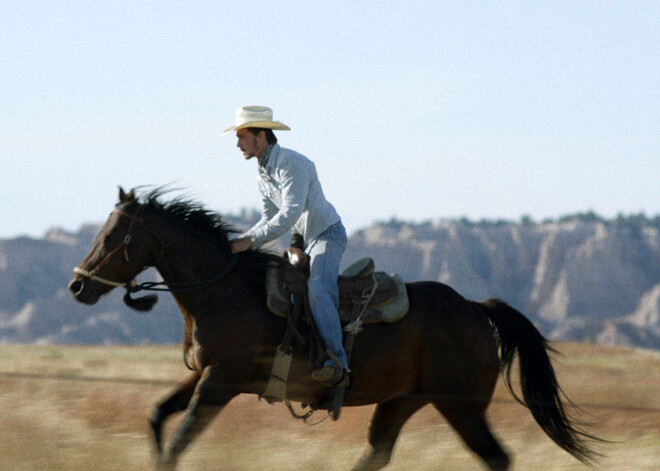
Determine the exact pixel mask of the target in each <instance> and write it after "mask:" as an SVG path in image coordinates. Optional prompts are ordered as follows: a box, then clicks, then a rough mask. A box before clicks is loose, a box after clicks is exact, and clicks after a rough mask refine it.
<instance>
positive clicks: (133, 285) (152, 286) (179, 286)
mask: <svg viewBox="0 0 660 471" xmlns="http://www.w3.org/2000/svg"><path fill="white" fill-rule="evenodd" d="M141 209H142V207H141V206H140V209H138V210H137V211H136V212H135V213H133V214H131V213H127V212H125V211H122V210H121V209H115V210H114V211H113V212H116V213H118V214H120V215H122V216H125V217H130V218H131V223H130V225H129V227H128V232H127V234H126V236H124V240H123V241H122V243H121V244H119V245H118V246H117V247H115V248H114V249H113V250H112V251H111V252H110V253H109V254H108V255H106V256H105V258H104V259H103V260H101V262H100V263H99V264H98V265H97V266H96V267H95V268H94V269H92V270H90V271H87V270H83V269H82V268H80V267H75V268H74V269H73V272H74V273H75V274H76V275H78V276H81V277H83V278H87V279H89V280H92V281H96V282H97V283H101V284H104V285H108V286H112V287H114V288H126V295H125V296H124V302H125V303H126V304H127V305H129V306H130V307H134V308H136V309H138V310H140V311H143V310H149V309H151V307H152V306H153V305H154V304H155V302H156V300H155V296H154V297H152V298H151V299H149V301H147V302H146V303H144V304H141V303H140V300H134V299H131V298H130V296H129V295H130V294H132V293H137V292H138V291H164V292H183V291H195V290H198V289H202V288H206V287H207V286H209V285H211V284H213V283H215V282H217V281H220V280H221V279H222V278H224V277H225V276H227V275H228V274H229V272H231V271H232V270H233V269H234V267H235V266H236V264H237V263H238V259H239V254H233V255H232V257H231V259H230V260H229V263H228V264H227V265H226V266H225V267H224V268H223V269H222V270H221V271H220V273H218V274H217V275H215V276H213V277H211V278H209V279H208V280H204V281H200V282H189V283H168V282H166V281H147V282H144V283H140V284H137V282H136V281H135V279H132V280H131V281H128V282H120V281H112V280H108V279H107V278H103V277H101V276H98V275H97V274H96V272H98V270H99V269H100V268H102V267H103V266H104V265H106V264H107V263H108V262H109V261H110V260H111V259H112V258H113V257H114V256H115V255H116V254H118V253H119V252H120V251H121V250H122V249H123V250H124V257H125V258H126V261H128V260H129V258H128V245H129V244H130V243H131V240H132V235H131V232H132V230H133V226H134V225H135V223H136V222H138V223H140V224H142V225H143V226H144V220H143V219H142V218H139V217H138V214H139V212H140V210H141ZM144 227H145V228H146V229H147V230H148V231H149V232H151V233H152V234H153V235H154V236H155V237H156V238H157V239H158V240H160V242H161V255H162V253H163V252H164V251H165V247H166V244H165V242H164V241H163V240H162V239H161V238H160V237H158V235H156V234H155V233H154V232H153V231H152V230H151V229H149V228H148V227H146V226H144ZM161 255H159V256H158V257H156V259H158V258H160V256H161ZM127 298H128V299H127Z"/></svg>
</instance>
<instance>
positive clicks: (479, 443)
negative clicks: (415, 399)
mask: <svg viewBox="0 0 660 471" xmlns="http://www.w3.org/2000/svg"><path fill="white" fill-rule="evenodd" d="M434 406H435V407H436V409H438V410H439V411H440V413H442V415H444V416H445V418H446V419H447V421H448V422H449V423H450V424H451V426H452V427H454V429H455V430H456V431H457V432H458V434H459V435H460V436H461V438H462V439H463V440H464V441H465V443H466V445H467V446H468V447H469V448H470V449H471V450H472V451H474V452H475V453H476V454H477V455H479V457H480V458H481V459H482V460H484V461H485V462H486V464H487V465H488V467H489V468H490V469H491V470H492V471H506V470H507V469H509V464H510V462H509V457H508V456H507V454H506V453H505V452H504V450H503V449H502V447H500V445H499V443H497V440H495V437H493V434H492V433H491V431H490V429H489V427H488V423H487V422H486V416H485V406H483V405H480V404H475V403H470V402H467V401H452V402H445V401H442V402H434Z"/></svg>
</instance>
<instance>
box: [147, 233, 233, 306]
mask: <svg viewBox="0 0 660 471" xmlns="http://www.w3.org/2000/svg"><path fill="white" fill-rule="evenodd" d="M163 240H164V242H165V248H164V250H163V253H162V254H161V255H160V257H158V259H157V260H156V263H155V267H156V269H157V270H158V272H159V273H160V275H161V276H162V277H163V280H164V281H165V282H167V283H171V284H196V283H203V282H205V281H207V280H209V279H211V278H213V277H214V276H215V275H217V274H218V273H220V271H221V270H222V269H223V268H224V267H225V266H226V265H227V264H228V263H229V256H228V255H227V254H223V250H222V249H221V247H220V246H219V245H218V243H217V242H216V241H214V240H212V239H211V238H210V237H197V236H195V235H192V234H190V233H188V232H186V231H185V230H183V229H180V228H176V229H174V230H172V229H170V231H169V232H168V236H166V237H163ZM172 294H173V295H174V297H175V299H176V300H177V302H178V303H179V304H185V305H189V304H191V303H194V302H196V299H197V297H198V296H199V295H200V292H199V290H193V291H188V292H187V291H182V292H180V293H179V292H173V293H172Z"/></svg>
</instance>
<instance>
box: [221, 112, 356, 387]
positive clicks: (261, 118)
mask: <svg viewBox="0 0 660 471" xmlns="http://www.w3.org/2000/svg"><path fill="white" fill-rule="evenodd" d="M273 130H283V131H285V130H290V128H289V127H288V126H286V125H285V124H282V123H280V122H278V121H273V111H272V110H271V109H270V108H267V107H264V106H246V107H243V108H239V109H238V110H237V111H236V124H235V125H234V126H231V127H229V128H228V129H227V130H225V131H224V133H223V135H226V134H229V133H231V132H234V131H236V137H237V139H238V143H237V147H238V148H240V149H241V152H243V157H244V158H245V159H246V160H249V159H251V158H253V157H256V158H257V162H258V172H259V173H258V178H257V182H258V186H259V191H260V193H261V196H262V201H263V210H262V215H261V219H260V220H259V222H257V223H256V224H255V225H254V227H252V228H251V229H250V230H248V231H247V232H246V233H245V234H243V235H242V236H241V237H239V238H237V239H235V240H234V241H232V244H231V248H232V252H233V253H238V252H243V251H245V250H249V249H250V248H251V247H253V246H254V247H261V246H263V245H264V244H266V243H268V242H271V241H273V240H275V239H277V238H279V237H281V236H282V235H284V234H286V233H287V232H288V231H290V230H293V231H294V232H296V233H299V234H302V236H303V239H304V249H305V253H307V255H309V259H310V263H309V270H310V275H309V281H308V287H309V293H308V296H309V304H310V307H311V309H312V315H313V317H314V322H315V323H316V327H317V329H318V331H319V334H320V336H321V338H322V340H323V342H324V343H325V347H326V348H327V349H328V350H329V352H331V355H330V354H329V356H330V358H328V359H327V360H326V361H325V363H324V365H323V367H322V368H320V369H317V370H314V371H312V379H314V380H315V381H318V382H321V383H323V384H325V385H326V386H332V385H335V384H337V383H338V382H340V381H341V380H342V379H343V378H344V376H345V375H347V374H348V372H349V369H348V363H347V359H346V353H345V351H344V347H343V346H342V332H341V326H340V321H339V315H338V313H337V309H338V305H339V293H338V288H337V277H338V275H339V265H340V262H341V257H342V255H343V253H344V250H345V249H346V229H345V228H344V225H343V224H342V222H341V218H340V217H339V214H338V213H337V211H336V210H335V208H334V206H333V205H332V204H330V203H329V202H328V200H326V198H325V196H324V194H323V189H322V188H321V183H320V182H319V179H318V176H317V173H316V167H315V165H314V163H313V162H312V161H311V160H309V159H308V158H307V157H305V156H304V155H301V154H299V153H298V152H295V151H293V150H290V149H285V148H283V147H280V146H279V144H278V143H277V138H276V137H275V134H274V133H273Z"/></svg>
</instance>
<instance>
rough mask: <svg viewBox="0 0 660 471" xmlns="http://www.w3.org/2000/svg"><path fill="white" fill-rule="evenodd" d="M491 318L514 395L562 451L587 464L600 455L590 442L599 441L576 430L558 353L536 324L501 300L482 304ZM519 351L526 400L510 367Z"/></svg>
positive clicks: (506, 381) (505, 375) (505, 374)
mask: <svg viewBox="0 0 660 471" xmlns="http://www.w3.org/2000/svg"><path fill="white" fill-rule="evenodd" d="M482 304H483V305H484V306H486V308H487V309H486V312H487V313H488V317H489V318H490V320H491V321H492V323H493V324H494V325H495V327H496V329H497V336H498V340H499V344H500V365H501V368H502V370H503V375H504V381H505V383H506V385H507V387H508V388H509V391H511V393H512V394H513V396H514V397H515V398H516V400H518V402H520V403H521V404H523V405H524V406H525V407H527V408H528V409H529V410H530V412H531V413H532V416H533V417H534V419H535V420H536V422H537V423H538V424H539V425H540V426H541V428H542V429H543V431H544V432H545V433H546V434H547V435H548V436H549V437H550V438H551V439H552V440H553V441H554V442H555V443H556V444H557V445H559V446H560V447H561V448H563V449H564V450H566V451H567V452H568V453H570V454H571V455H573V456H574V457H575V458H577V459H578V460H580V461H582V462H583V463H585V464H587V465H592V464H593V463H594V462H595V461H596V458H598V456H600V455H599V454H598V453H596V452H595V451H593V450H592V449H591V447H590V446H589V443H588V442H589V441H594V440H595V441H600V440H599V439H598V438H596V437H594V436H592V435H589V434H588V433H585V432H584V431H582V430H580V429H578V428H576V427H575V426H574V425H573V424H572V423H571V422H572V421H573V419H572V418H571V417H570V416H569V415H568V413H567V411H566V409H565V406H564V404H563V402H562V396H563V398H564V399H565V400H566V401H568V403H569V404H570V401H569V400H568V399H567V398H566V395H565V394H564V393H563V391H562V390H561V387H560V386H559V383H558V382H557V378H556V376H555V371H554V369H553V368H552V364H551V363H550V358H549V356H548V351H552V352H555V350H554V349H553V348H551V347H550V346H549V345H548V341H547V340H546V339H545V338H544V337H543V336H542V335H541V333H540V332H539V331H538V330H537V329H536V327H534V325H533V324H532V323H531V322H530V321H529V319H527V318H526V317H525V316H524V315H522V314H521V313H520V312H518V311H517V310H515V309H514V308H512V307H511V306H509V305H508V304H506V303H504V302H503V301H500V300H498V299H489V300H487V301H484V302H483V303H482ZM516 351H517V352H518V359H519V363H520V385H521V389H522V394H523V399H520V398H519V397H518V396H517V395H516V393H515V392H514V391H513V388H512V386H511V367H512V365H513V359H514V356H515V354H516Z"/></svg>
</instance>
